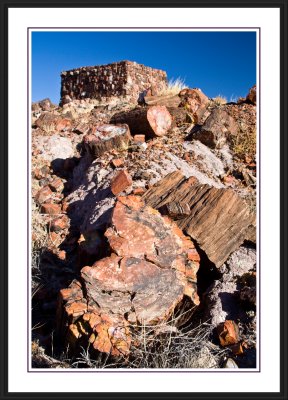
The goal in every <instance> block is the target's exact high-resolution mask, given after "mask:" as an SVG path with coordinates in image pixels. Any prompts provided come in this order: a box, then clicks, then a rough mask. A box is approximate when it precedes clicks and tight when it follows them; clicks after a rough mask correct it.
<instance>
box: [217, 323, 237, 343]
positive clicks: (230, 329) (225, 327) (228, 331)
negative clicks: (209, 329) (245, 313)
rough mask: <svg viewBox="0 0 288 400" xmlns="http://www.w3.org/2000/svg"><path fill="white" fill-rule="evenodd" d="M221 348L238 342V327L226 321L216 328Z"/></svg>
mask: <svg viewBox="0 0 288 400" xmlns="http://www.w3.org/2000/svg"><path fill="white" fill-rule="evenodd" d="M217 332H218V335H219V340H220V344H221V346H229V345H231V344H235V343H238V342H239V328H238V325H237V324H236V323H235V322H234V321H231V320H226V321H225V322H223V323H221V324H219V325H218V327H217Z"/></svg>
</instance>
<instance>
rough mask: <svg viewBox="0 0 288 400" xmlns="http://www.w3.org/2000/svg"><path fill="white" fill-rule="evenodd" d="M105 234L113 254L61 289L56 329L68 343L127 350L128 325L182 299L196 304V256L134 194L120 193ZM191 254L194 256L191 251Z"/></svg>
mask: <svg viewBox="0 0 288 400" xmlns="http://www.w3.org/2000/svg"><path fill="white" fill-rule="evenodd" d="M105 236H106V237H107V239H108V241H109V245H110V247H111V250H112V254H111V255H110V256H109V257H105V258H103V259H101V260H99V261H96V262H95V263H94V264H93V265H92V267H91V266H85V267H84V268H82V270H81V278H82V285H83V286H82V285H80V284H79V283H78V282H76V283H75V282H73V283H72V284H71V285H70V287H69V288H68V289H63V290H62V291H61V293H60V299H59V307H58V314H59V320H61V321H62V322H61V324H60V325H61V326H60V327H59V329H61V330H62V332H63V330H64V331H65V332H66V335H67V340H68V342H69V343H74V344H76V343H78V344H80V343H81V340H85V341H86V343H87V342H88V341H90V343H93V347H94V348H95V349H97V350H99V351H103V352H107V353H109V352H112V354H114V355H119V354H123V353H127V352H129V347H130V344H131V340H132V339H131V336H130V333H129V330H130V325H133V326H134V328H135V327H136V326H142V325H157V324H159V323H161V322H163V321H167V319H168V318H169V317H170V316H171V315H172V313H173V311H174V310H175V308H176V307H181V301H182V300H184V297H185V299H187V298H188V299H190V302H191V310H190V313H188V314H189V316H190V317H191V313H193V304H194V305H198V304H199V298H198V295H197V286H196V285H197V276H196V274H197V271H198V268H199V260H200V258H199V255H198V253H197V251H196V249H195V247H194V245H193V243H192V241H191V240H190V239H189V238H188V237H186V236H184V235H183V233H182V232H181V231H180V230H179V228H178V227H177V226H176V225H175V224H174V223H173V222H172V221H171V220H170V219H169V218H167V217H162V216H161V215H160V213H159V212H157V211H156V210H154V209H153V208H151V207H148V206H145V204H144V203H143V202H142V201H141V198H140V197H139V196H133V195H130V196H127V197H119V198H118V201H117V203H116V205H115V207H114V210H113V215H112V220H111V226H110V227H109V228H108V229H107V230H106V233H105ZM193 255H194V256H193Z"/></svg>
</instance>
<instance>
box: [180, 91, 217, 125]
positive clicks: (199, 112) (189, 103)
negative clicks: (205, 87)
mask: <svg viewBox="0 0 288 400" xmlns="http://www.w3.org/2000/svg"><path fill="white" fill-rule="evenodd" d="M179 97H180V99H181V102H180V104H179V107H184V108H185V109H186V110H187V111H189V112H190V113H191V114H192V116H193V123H194V124H201V123H202V122H203V121H204V120H205V119H206V118H207V117H208V115H209V114H210V112H209V111H208V110H207V107H208V105H209V98H208V97H207V96H206V95H205V94H204V93H203V92H202V91H201V90H200V89H183V90H181V92H180V93H179Z"/></svg>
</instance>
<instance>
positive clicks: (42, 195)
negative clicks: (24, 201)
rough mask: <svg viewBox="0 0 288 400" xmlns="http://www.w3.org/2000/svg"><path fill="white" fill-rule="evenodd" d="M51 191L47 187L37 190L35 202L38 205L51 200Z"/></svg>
mask: <svg viewBox="0 0 288 400" xmlns="http://www.w3.org/2000/svg"><path fill="white" fill-rule="evenodd" d="M52 194H53V193H52V191H51V189H50V188H49V186H44V187H43V188H42V189H40V190H38V192H37V193H36V196H35V200H36V201H37V202H38V203H39V204H42V203H45V202H46V201H47V200H49V199H51V197H52Z"/></svg>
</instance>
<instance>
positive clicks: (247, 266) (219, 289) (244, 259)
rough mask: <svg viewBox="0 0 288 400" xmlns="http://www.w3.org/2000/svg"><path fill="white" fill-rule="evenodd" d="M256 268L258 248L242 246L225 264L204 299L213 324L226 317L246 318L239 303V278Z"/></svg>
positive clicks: (220, 321)
mask: <svg viewBox="0 0 288 400" xmlns="http://www.w3.org/2000/svg"><path fill="white" fill-rule="evenodd" d="M255 268H256V250H255V249H251V248H246V247H244V246H242V247H240V248H239V249H238V250H236V251H235V252H233V253H232V254H231V256H230V257H229V259H228V260H227V262H226V263H225V265H224V268H223V269H224V274H223V276H222V278H221V279H219V280H216V281H215V282H214V283H213V284H212V285H211V287H210V288H209V289H208V290H207V292H206V294H205V296H204V299H205V302H206V303H207V306H206V310H207V311H206V314H207V318H209V320H210V321H211V324H212V325H213V326H215V327H216V326H217V325H219V324H220V323H222V322H224V321H225V320H226V319H233V320H237V319H239V318H240V319H242V320H245V318H246V314H245V312H244V311H243V309H242V308H241V307H240V305H239V296H240V290H241V286H239V279H240V278H241V277H243V276H245V275H246V274H247V273H248V272H249V271H253V270H255Z"/></svg>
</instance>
